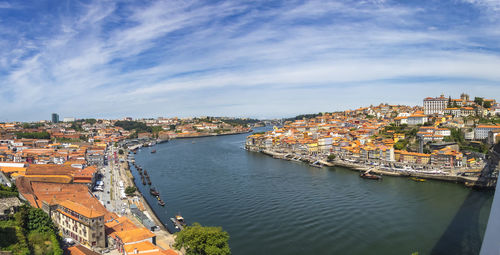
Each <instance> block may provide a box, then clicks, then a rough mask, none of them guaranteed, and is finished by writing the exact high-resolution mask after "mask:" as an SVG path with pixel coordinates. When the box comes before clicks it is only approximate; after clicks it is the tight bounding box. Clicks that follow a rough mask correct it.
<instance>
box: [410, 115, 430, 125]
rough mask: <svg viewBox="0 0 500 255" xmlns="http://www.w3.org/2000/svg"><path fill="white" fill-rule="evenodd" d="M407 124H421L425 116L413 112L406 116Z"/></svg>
mask: <svg viewBox="0 0 500 255" xmlns="http://www.w3.org/2000/svg"><path fill="white" fill-rule="evenodd" d="M407 121H408V125H423V124H424V123H426V122H427V116H425V115H423V114H413V115H411V116H410V117H408V120H407Z"/></svg>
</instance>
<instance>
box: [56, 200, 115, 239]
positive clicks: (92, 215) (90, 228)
mask: <svg viewBox="0 0 500 255" xmlns="http://www.w3.org/2000/svg"><path fill="white" fill-rule="evenodd" d="M50 216H51V218H52V221H53V222H54V223H55V224H56V225H57V227H58V228H59V231H60V234H61V235H62V236H63V237H67V238H68V237H69V238H72V239H73V240H75V241H76V242H78V243H80V244H82V245H85V246H88V247H92V248H94V247H95V248H97V247H99V248H104V247H105V246H106V236H105V232H104V214H103V213H102V212H100V211H97V210H93V209H92V208H88V207H86V206H83V205H81V204H79V203H76V202H72V201H70V200H65V201H61V202H58V203H57V204H55V205H52V206H50Z"/></svg>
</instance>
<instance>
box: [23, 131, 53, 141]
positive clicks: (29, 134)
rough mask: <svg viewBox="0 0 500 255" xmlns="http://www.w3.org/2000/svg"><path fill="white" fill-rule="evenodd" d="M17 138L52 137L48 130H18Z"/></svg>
mask: <svg viewBox="0 0 500 255" xmlns="http://www.w3.org/2000/svg"><path fill="white" fill-rule="evenodd" d="M15 134H16V137H17V139H21V138H28V139H50V134H49V133H47V132H45V131H44V132H16V133H15Z"/></svg>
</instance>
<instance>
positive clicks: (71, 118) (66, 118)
mask: <svg viewBox="0 0 500 255" xmlns="http://www.w3.org/2000/svg"><path fill="white" fill-rule="evenodd" d="M73 121H75V117H64V119H63V122H73Z"/></svg>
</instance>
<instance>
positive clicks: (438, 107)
mask: <svg viewBox="0 0 500 255" xmlns="http://www.w3.org/2000/svg"><path fill="white" fill-rule="evenodd" d="M447 105H448V99H447V98H446V97H444V95H441V96H440V97H427V98H425V99H424V114H425V115H430V114H444V110H445V109H446V106H447Z"/></svg>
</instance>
